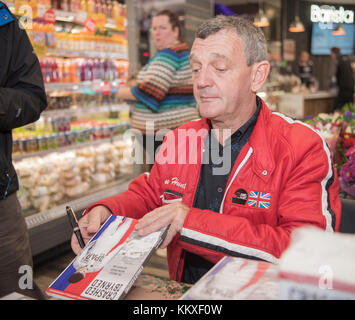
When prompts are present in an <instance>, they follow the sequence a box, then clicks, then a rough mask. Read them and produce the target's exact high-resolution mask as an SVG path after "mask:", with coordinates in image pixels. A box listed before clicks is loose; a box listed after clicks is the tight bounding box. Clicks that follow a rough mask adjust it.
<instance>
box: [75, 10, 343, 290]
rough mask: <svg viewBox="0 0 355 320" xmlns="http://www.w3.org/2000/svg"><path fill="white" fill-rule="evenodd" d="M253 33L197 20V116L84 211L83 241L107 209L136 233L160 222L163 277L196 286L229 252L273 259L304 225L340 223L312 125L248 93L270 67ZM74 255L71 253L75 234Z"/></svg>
mask: <svg viewBox="0 0 355 320" xmlns="http://www.w3.org/2000/svg"><path fill="white" fill-rule="evenodd" d="M267 57H268V56H267V46H266V40H265V37H264V34H263V32H262V31H261V29H259V28H257V27H255V26H254V25H253V24H252V22H250V21H248V20H246V19H243V18H240V17H226V16H217V17H215V18H213V19H211V20H209V21H207V22H205V23H203V24H202V25H201V26H200V27H199V29H198V31H197V33H196V38H195V41H194V43H193V46H192V49H191V54H190V66H191V68H192V72H193V87H194V96H195V99H196V101H197V104H198V107H199V112H200V115H201V119H199V120H196V121H190V122H188V123H186V124H184V125H182V126H181V127H179V128H177V129H175V130H173V131H170V132H169V133H168V134H167V135H166V136H165V139H164V142H163V144H162V146H161V149H160V150H159V152H158V154H157V156H156V158H155V163H154V166H153V168H152V170H151V172H150V173H149V174H148V173H145V174H142V175H140V176H139V177H137V178H136V179H135V180H134V181H133V182H131V184H130V185H129V188H128V190H127V191H125V192H124V193H122V194H119V195H117V196H114V197H110V198H106V199H104V200H102V201H99V202H97V203H95V204H93V205H92V206H90V207H89V208H87V209H86V211H85V215H84V217H83V218H82V219H81V220H80V221H79V225H80V228H81V232H82V234H83V237H84V240H85V241H88V240H89V239H90V238H91V237H92V235H93V233H95V232H96V231H97V230H98V229H99V227H100V225H101V224H102V223H103V222H104V221H105V220H106V219H107V218H108V217H109V215H110V214H112V213H113V214H116V215H121V216H128V217H132V218H136V219H139V223H138V224H137V226H136V230H137V231H138V233H139V235H141V236H143V235H146V234H149V233H151V232H153V231H156V230H159V229H160V228H162V227H164V226H168V225H170V227H169V231H168V234H167V237H166V238H165V240H164V242H163V243H162V245H161V247H162V248H165V247H167V259H168V265H169V274H170V278H171V279H172V280H176V281H182V282H186V283H195V282H196V281H197V280H198V279H200V278H201V277H202V276H203V275H204V274H205V273H206V272H207V271H208V270H209V269H210V268H211V267H212V266H213V265H214V264H216V263H217V262H218V261H219V260H220V259H221V258H222V257H224V256H226V255H229V256H234V257H244V258H249V259H258V260H265V261H268V262H271V263H276V262H277V261H278V259H279V258H280V256H281V254H282V252H283V251H284V250H285V249H286V248H287V246H288V244H289V241H290V233H291V231H293V230H294V229H295V228H297V227H300V226H303V225H305V224H309V225H313V226H317V227H319V228H321V229H323V230H326V231H328V232H334V231H337V230H338V229H339V225H340V214H341V204H340V199H339V195H338V188H339V183H338V178H337V175H336V172H335V170H334V166H333V164H332V160H331V154H330V151H329V149H328V147H327V145H326V143H325V141H324V140H323V139H322V137H321V136H320V135H319V134H318V133H317V132H315V131H314V130H313V129H312V128H311V127H309V126H308V125H305V124H304V123H302V122H301V121H295V120H293V119H291V118H288V117H286V116H285V115H283V114H280V113H276V112H272V111H271V110H270V109H269V108H268V107H267V106H266V104H265V102H264V101H263V100H262V99H261V98H259V97H258V96H257V92H258V91H259V90H260V89H261V88H262V87H263V85H264V84H265V82H266V80H267V78H268V74H269V70H270V64H269V62H268V60H267ZM72 248H73V250H74V252H75V253H78V252H79V251H80V247H79V245H78V243H77V240H76V238H75V236H74V237H73V238H72Z"/></svg>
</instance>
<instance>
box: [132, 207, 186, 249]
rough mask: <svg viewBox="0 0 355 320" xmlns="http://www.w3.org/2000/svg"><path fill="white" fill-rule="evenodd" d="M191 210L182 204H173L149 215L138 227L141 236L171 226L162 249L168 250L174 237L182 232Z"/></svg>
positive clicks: (140, 221) (155, 210)
mask: <svg viewBox="0 0 355 320" xmlns="http://www.w3.org/2000/svg"><path fill="white" fill-rule="evenodd" d="M189 211H190V208H189V207H188V206H186V205H185V204H183V203H182V202H175V203H171V204H168V205H165V206H162V207H159V208H157V209H154V210H153V211H151V212H149V213H147V214H146V215H145V216H144V217H143V218H142V219H140V220H139V222H138V223H137V225H136V230H137V231H138V234H139V235H140V236H145V235H147V234H149V233H152V232H155V231H158V230H159V229H161V228H163V227H165V226H168V225H169V224H170V227H169V230H168V234H167V235H166V238H165V240H164V241H163V243H162V244H161V246H160V248H166V247H167V246H168V244H169V243H170V242H171V240H172V239H173V238H174V236H175V235H176V234H177V233H178V232H180V231H181V229H182V227H183V225H184V221H185V218H186V216H187V214H188V213H189Z"/></svg>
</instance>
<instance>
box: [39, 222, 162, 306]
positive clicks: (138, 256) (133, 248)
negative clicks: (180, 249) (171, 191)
mask: <svg viewBox="0 0 355 320" xmlns="http://www.w3.org/2000/svg"><path fill="white" fill-rule="evenodd" d="M137 223H138V220H137V219H132V218H128V217H122V216H117V215H111V216H110V217H109V218H108V219H107V220H106V222H105V223H104V224H103V225H102V226H101V228H100V230H99V231H98V232H97V233H96V234H95V236H94V237H93V238H92V239H91V240H90V241H89V242H88V243H87V244H86V246H85V247H84V248H83V249H82V251H81V252H80V253H79V254H78V255H77V256H76V257H75V258H74V259H73V261H72V262H71V263H70V264H69V265H68V267H67V268H65V270H64V271H63V272H62V273H61V274H60V275H59V276H58V277H57V278H56V279H55V280H54V281H53V282H52V283H51V285H50V286H49V287H48V288H47V289H46V291H45V292H46V293H47V294H48V295H50V296H53V297H56V298H59V299H72V300H119V299H123V298H124V297H125V295H126V294H127V293H128V291H129V290H130V288H131V287H132V285H133V283H134V282H135V281H136V279H137V277H138V276H139V274H140V273H141V272H142V270H143V266H144V265H145V264H146V262H147V261H148V260H149V258H150V257H151V255H152V254H153V253H154V252H155V250H156V249H157V248H158V247H159V246H160V244H161V243H162V241H163V240H164V238H165V236H166V233H167V229H168V228H167V227H165V228H162V229H161V230H159V231H156V232H153V233H151V234H148V235H146V236H144V237H141V236H139V235H138V232H137V231H136V230H135V225H136V224H137Z"/></svg>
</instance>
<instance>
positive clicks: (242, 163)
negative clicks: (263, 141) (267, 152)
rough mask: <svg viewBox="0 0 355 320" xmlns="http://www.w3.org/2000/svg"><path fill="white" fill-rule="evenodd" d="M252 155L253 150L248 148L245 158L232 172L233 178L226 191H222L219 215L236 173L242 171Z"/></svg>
mask: <svg viewBox="0 0 355 320" xmlns="http://www.w3.org/2000/svg"><path fill="white" fill-rule="evenodd" d="M252 153H253V148H252V147H250V148H249V150H248V153H247V155H246V156H245V158H244V159H243V161H242V162H241V163H240V164H239V166H238V168H237V170H236V171H235V172H234V175H233V178H232V179H231V181H230V183H229V185H228V186H227V188H226V190H225V191H224V195H223V199H222V202H221V206H220V207H219V213H221V214H222V213H223V205H224V200H225V198H226V195H227V193H228V191H229V188H230V186H231V185H232V183H233V181H234V180H235V178H236V177H237V175H238V173H239V172H240V170H242V168H243V167H244V165H245V163H246V162H247V161H248V160H249V158H250V156H251V155H252Z"/></svg>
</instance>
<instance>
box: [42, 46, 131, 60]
mask: <svg viewBox="0 0 355 320" xmlns="http://www.w3.org/2000/svg"><path fill="white" fill-rule="evenodd" d="M46 56H47V57H58V56H60V57H64V58H96V59H117V60H128V53H127V52H124V53H116V52H99V51H98V52H96V51H86V52H85V51H73V50H63V49H56V48H47V54H46Z"/></svg>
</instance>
